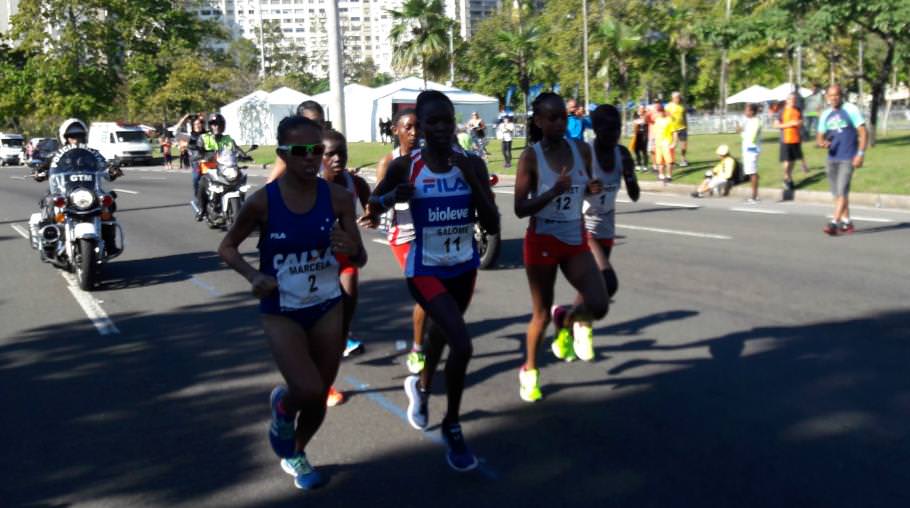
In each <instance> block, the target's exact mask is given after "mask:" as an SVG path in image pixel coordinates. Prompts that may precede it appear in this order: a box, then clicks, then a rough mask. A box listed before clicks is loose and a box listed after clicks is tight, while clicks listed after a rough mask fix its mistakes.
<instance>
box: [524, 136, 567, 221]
mask: <svg viewBox="0 0 910 508" xmlns="http://www.w3.org/2000/svg"><path fill="white" fill-rule="evenodd" d="M567 172H568V167H564V168H562V171H561V172H560V175H559V178H557V179H556V184H555V185H554V186H553V188H552V189H550V190H548V191H546V192H544V193H543V194H541V195H539V196H536V197H533V198H532V197H531V189H533V188H535V187H537V156H536V155H535V154H534V150H531V149H530V148H526V149H525V151H524V152H522V154H521V158H520V159H519V160H518V172H517V173H516V174H515V215H517V216H518V218H520V219H521V218H524V217H528V216H531V215H534V214H535V213H537V212H539V211H541V210H543V209H544V208H545V207H546V206H547V205H548V204H550V201H553V199H555V198H556V196H559V195H560V194H562V193H563V192H565V191H567V190H569V187H570V186H571V183H572V179H571V177H569V175H568V174H567Z"/></svg>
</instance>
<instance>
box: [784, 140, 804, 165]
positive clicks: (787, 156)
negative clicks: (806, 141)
mask: <svg viewBox="0 0 910 508" xmlns="http://www.w3.org/2000/svg"><path fill="white" fill-rule="evenodd" d="M802 158H803V144H802V143H781V144H780V161H781V162H793V161H798V160H800V159H802Z"/></svg>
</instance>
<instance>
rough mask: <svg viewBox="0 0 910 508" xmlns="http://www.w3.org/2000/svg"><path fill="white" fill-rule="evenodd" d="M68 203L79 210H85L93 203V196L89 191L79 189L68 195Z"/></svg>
mask: <svg viewBox="0 0 910 508" xmlns="http://www.w3.org/2000/svg"><path fill="white" fill-rule="evenodd" d="M70 202H71V203H72V204H73V206H75V207H76V208H78V209H80V210H87V209H88V208H89V207H91V206H92V203H94V202H95V195H94V194H92V192H91V191H88V190H85V189H79V190H76V191H73V192H72V193H71V194H70Z"/></svg>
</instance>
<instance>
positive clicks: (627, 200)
mask: <svg viewBox="0 0 910 508" xmlns="http://www.w3.org/2000/svg"><path fill="white" fill-rule="evenodd" d="M616 202H617V203H631V202H632V200H631V199H619V198H616Z"/></svg>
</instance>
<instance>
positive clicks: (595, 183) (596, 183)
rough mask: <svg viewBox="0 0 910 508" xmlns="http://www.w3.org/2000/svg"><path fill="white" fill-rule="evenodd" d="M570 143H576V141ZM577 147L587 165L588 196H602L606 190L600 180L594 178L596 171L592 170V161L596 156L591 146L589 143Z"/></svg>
mask: <svg viewBox="0 0 910 508" xmlns="http://www.w3.org/2000/svg"><path fill="white" fill-rule="evenodd" d="M569 142H570V143H575V141H569ZM575 146H577V147H578V150H579V151H580V152H581V158H582V160H583V161H584V163H585V174H586V175H588V184H587V185H586V186H585V192H586V193H587V194H600V193H601V192H603V190H604V184H603V182H601V181H600V180H598V179H596V178H594V171H593V170H592V169H591V167H592V163H591V161H592V160H593V158H594V157H596V155H595V154H594V153H592V152H591V145H589V144H587V143H575Z"/></svg>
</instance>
